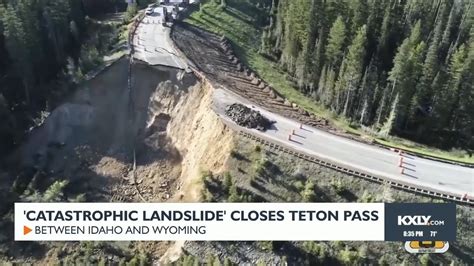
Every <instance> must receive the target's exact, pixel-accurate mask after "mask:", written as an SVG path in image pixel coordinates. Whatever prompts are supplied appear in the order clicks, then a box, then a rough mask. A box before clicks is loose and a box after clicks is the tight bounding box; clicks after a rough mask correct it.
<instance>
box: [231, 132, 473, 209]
mask: <svg viewBox="0 0 474 266" xmlns="http://www.w3.org/2000/svg"><path fill="white" fill-rule="evenodd" d="M239 135H241V136H243V137H246V138H248V139H251V140H253V141H256V142H258V143H261V144H262V145H264V146H266V147H268V148H269V149H274V150H278V151H281V152H285V153H287V154H290V155H293V156H296V157H298V158H300V159H303V160H306V161H309V162H313V163H317V164H319V165H322V166H325V167H328V168H331V169H334V170H336V171H339V172H343V173H346V174H349V175H352V176H356V177H360V178H363V179H366V180H369V181H372V182H377V183H388V184H389V185H390V186H392V187H394V188H397V189H401V190H405V191H409V192H414V193H418V194H423V195H427V196H430V197H436V198H442V199H445V200H449V201H454V202H458V203H463V204H467V205H470V206H474V199H472V198H470V197H462V196H459V195H453V194H449V193H446V192H441V191H437V190H434V189H431V188H427V187H415V186H413V185H411V184H408V183H405V182H401V181H398V180H393V179H391V178H387V177H377V176H373V175H371V174H368V173H365V172H361V171H358V170H354V169H351V168H349V167H345V166H340V165H337V164H335V163H333V162H330V161H327V160H322V159H319V158H317V157H316V156H313V155H308V154H306V153H303V152H300V151H296V150H294V149H292V148H287V147H283V146H282V145H279V144H276V143H274V142H271V141H268V140H265V139H262V138H260V137H258V136H255V135H254V134H251V133H249V132H246V131H244V130H240V131H239Z"/></svg>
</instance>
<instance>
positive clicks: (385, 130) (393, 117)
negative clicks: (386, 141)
mask: <svg viewBox="0 0 474 266" xmlns="http://www.w3.org/2000/svg"><path fill="white" fill-rule="evenodd" d="M397 110H398V94H397V96H395V100H394V101H393V103H392V108H391V109H390V114H389V116H388V118H387V121H385V123H384V124H383V126H382V128H380V131H379V135H380V136H381V137H384V138H386V137H388V136H389V135H390V134H391V133H392V130H393V129H394V128H395V123H396V121H397Z"/></svg>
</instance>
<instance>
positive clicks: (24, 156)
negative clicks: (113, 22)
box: [0, 57, 233, 265]
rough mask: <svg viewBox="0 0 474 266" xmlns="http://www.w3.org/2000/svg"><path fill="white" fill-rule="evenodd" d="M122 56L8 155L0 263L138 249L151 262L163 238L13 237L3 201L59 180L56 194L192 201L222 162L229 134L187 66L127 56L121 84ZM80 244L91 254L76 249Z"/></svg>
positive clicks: (116, 254) (111, 258)
mask: <svg viewBox="0 0 474 266" xmlns="http://www.w3.org/2000/svg"><path fill="white" fill-rule="evenodd" d="M128 64H129V60H128V58H126V57H124V58H122V59H120V60H118V61H117V62H116V63H114V64H113V65H111V66H110V67H109V68H107V69H105V70H104V71H102V72H101V73H100V74H98V75H97V76H96V77H95V78H93V79H91V80H89V81H87V82H85V83H84V84H83V87H82V88H80V89H79V90H78V91H77V92H75V93H74V94H73V95H71V96H70V97H69V98H68V99H65V100H64V103H63V104H62V105H60V106H58V108H56V109H54V110H52V111H51V114H50V115H49V116H48V117H47V118H46V120H45V122H44V124H43V125H41V126H40V127H38V128H36V129H34V130H33V131H32V132H31V134H30V135H29V137H28V139H27V140H26V141H25V143H23V144H22V145H21V147H20V148H19V149H18V151H16V152H15V153H14V154H12V155H11V156H10V158H9V164H10V167H9V169H8V173H0V174H1V176H2V177H8V180H7V179H5V180H4V181H5V182H4V183H5V184H4V185H5V186H2V190H1V191H2V192H4V193H2V197H1V199H2V200H4V202H5V206H2V207H5V208H2V213H1V214H2V217H3V219H2V221H0V229H1V230H2V231H3V232H7V234H6V236H4V237H3V238H0V264H1V263H2V262H18V263H24V262H26V261H28V262H35V264H38V265H41V264H43V265H49V264H56V263H59V262H62V263H66V262H67V261H69V262H70V259H71V258H74V261H75V262H78V261H82V263H84V264H91V263H92V264H95V263H97V262H98V261H99V260H101V259H104V258H105V260H106V262H107V263H108V264H109V263H110V264H112V265H115V264H118V263H119V261H120V260H122V259H126V260H130V259H131V258H132V257H133V256H134V255H135V254H138V253H139V252H145V253H147V254H149V256H150V258H151V259H152V260H153V261H156V260H158V259H159V258H161V257H162V255H163V254H164V253H165V251H166V250H167V249H168V247H169V246H170V243H169V242H137V243H134V242H130V243H126V244H116V243H100V245H94V246H93V247H91V246H86V247H84V245H81V244H80V243H69V242H66V243H54V242H44V243H34V244H24V243H16V242H14V241H13V235H12V234H11V233H10V232H13V230H10V229H11V226H12V223H11V221H10V220H9V215H10V214H9V213H11V211H12V210H13V208H11V207H13V204H12V203H13V202H14V201H19V200H23V201H38V200H41V198H42V196H43V195H44V194H45V191H47V190H48V188H49V187H51V185H52V184H54V182H56V181H60V180H66V181H67V183H66V185H65V186H64V187H62V188H61V189H62V191H59V193H58V197H56V198H55V199H54V200H55V201H84V200H86V201H91V202H94V201H102V202H104V201H105V202H106V201H112V202H162V201H188V202H190V201H198V200H199V198H200V191H201V184H200V174H201V172H202V171H204V170H206V171H207V170H210V171H213V172H220V171H222V170H223V169H224V168H225V162H226V160H227V157H228V155H229V154H230V150H231V149H232V140H233V136H232V133H231V131H230V130H229V129H227V128H226V126H224V124H223V123H221V121H220V120H219V118H218V116H217V115H216V114H215V113H214V112H212V110H211V104H212V91H213V89H212V87H211V86H210V85H209V84H207V83H206V82H203V83H202V82H200V81H199V80H197V79H196V77H195V76H194V75H193V74H190V73H183V72H182V71H180V70H176V69H170V68H164V67H152V66H149V65H146V64H144V63H142V62H139V61H136V62H135V63H134V64H133V65H132V90H129V89H128V87H127V81H128V75H127V73H128ZM3 187H5V188H4V189H3ZM11 187H13V188H11ZM6 206H10V208H6ZM178 245H180V243H178ZM177 247H178V248H177V249H176V251H178V252H179V251H180V250H181V249H180V248H179V246H177ZM84 248H87V249H93V250H94V251H93V252H92V253H93V254H94V255H92V256H89V257H85V255H84ZM88 252H89V251H87V252H86V253H88ZM66 264H67V263H66Z"/></svg>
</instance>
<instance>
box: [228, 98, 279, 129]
mask: <svg viewBox="0 0 474 266" xmlns="http://www.w3.org/2000/svg"><path fill="white" fill-rule="evenodd" d="M225 114H226V115H227V116H228V117H230V119H232V121H234V122H235V123H237V124H238V125H239V126H243V127H248V128H256V129H258V130H260V131H265V130H267V129H268V128H270V127H271V125H272V124H273V123H274V122H272V121H270V120H268V119H267V118H265V117H264V116H263V115H261V114H260V112H258V111H254V110H252V109H250V108H248V107H247V106H245V105H242V104H239V103H234V104H232V105H229V106H227V108H226V109H225Z"/></svg>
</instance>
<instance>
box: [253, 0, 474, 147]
mask: <svg viewBox="0 0 474 266" xmlns="http://www.w3.org/2000/svg"><path fill="white" fill-rule="evenodd" d="M473 5H474V2H472V1H469V0H434V1H425V0H402V1H399V0H353V1H350V0H339V1H337V0H330V1H323V0H274V1H273V3H272V8H271V11H270V19H269V25H268V26H267V27H266V28H265V29H264V32H263V35H262V44H261V48H260V52H261V53H263V54H265V55H267V56H268V57H270V58H273V59H274V60H277V61H278V62H279V65H280V66H281V67H282V68H283V69H284V70H285V71H286V73H287V74H288V78H289V79H290V80H291V81H293V82H294V84H295V86H297V88H298V89H299V90H301V91H302V92H303V93H305V94H307V95H308V96H310V97H312V98H314V100H315V101H317V102H318V103H320V104H322V105H324V106H326V107H327V108H329V109H330V110H332V111H333V112H334V113H337V114H339V115H341V116H344V117H346V118H347V119H348V120H349V121H351V122H352V123H356V124H360V125H364V126H366V127H368V128H370V129H371V130H373V131H376V132H377V133H378V134H379V135H380V136H382V137H386V136H388V135H390V134H398V135H401V136H404V137H408V138H410V139H413V140H416V141H418V142H424V143H427V144H431V145H436V146H438V147H441V148H452V147H460V148H464V149H468V148H469V149H473V148H474V141H473V137H472V136H473V133H474V89H473V87H472V84H473V79H474V31H473V28H472V24H473V20H474V7H473Z"/></svg>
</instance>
